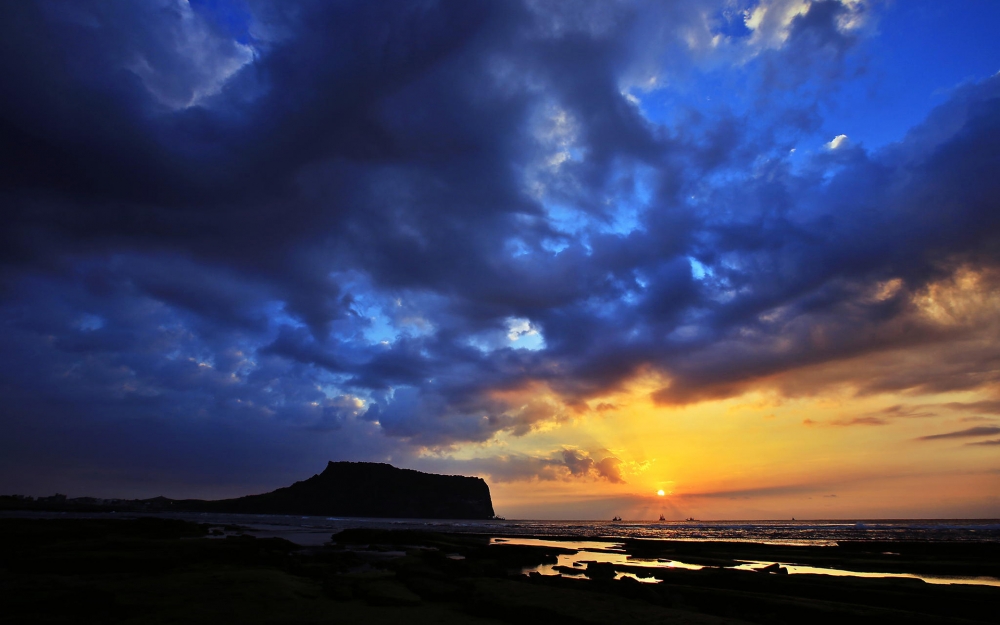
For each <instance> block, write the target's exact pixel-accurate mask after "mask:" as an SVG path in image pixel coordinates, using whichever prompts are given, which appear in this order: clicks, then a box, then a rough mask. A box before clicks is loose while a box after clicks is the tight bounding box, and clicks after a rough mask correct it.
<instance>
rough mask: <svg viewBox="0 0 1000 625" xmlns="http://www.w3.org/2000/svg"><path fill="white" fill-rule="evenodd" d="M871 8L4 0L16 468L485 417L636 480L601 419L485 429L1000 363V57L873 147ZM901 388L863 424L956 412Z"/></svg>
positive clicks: (461, 424) (993, 386)
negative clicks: (864, 101) (600, 434)
mask: <svg viewBox="0 0 1000 625" xmlns="http://www.w3.org/2000/svg"><path fill="white" fill-rule="evenodd" d="M878 17H879V15H878V10H877V7H876V6H875V5H874V4H873V3H868V2H864V1H860V0H826V1H820V0H816V1H808V0H763V1H759V2H756V1H751V0H746V1H743V0H738V1H733V0H696V1H693V2H644V1H641V0H637V1H634V2H633V1H628V2H605V1H604V0H594V1H584V2H535V1H532V0H525V1H523V2H519V1H507V0H503V1H495V2H494V1H482V2H468V1H464V0H442V1H440V2H432V3H424V2H408V1H398V2H365V1H353V0H351V1H346V2H336V3H330V2H320V1H311V0H301V1H296V2H277V1H275V2H271V1H269V0H247V1H246V2H244V1H241V0H232V1H222V2H195V1H194V0H191V2H188V1H186V0H162V1H157V2H144V3H136V4H134V5H130V6H124V5H119V4H118V3H105V2H99V1H96V0H95V1H91V0H85V1H78V0H73V1H70V0H54V1H51V2H37V3H33V2H10V3H5V4H4V6H3V7H2V8H0V35H2V38H0V40H2V44H0V143H2V146H3V149H2V150H0V200H2V202H3V205H4V207H5V211H4V224H3V228H2V229H0V324H2V325H0V328H2V329H0V403H2V404H3V406H4V414H5V417H4V419H3V422H2V424H0V428H2V430H0V433H2V436H0V457H2V458H3V459H2V460H0V472H2V475H3V479H2V480H0V488H5V487H6V486H7V485H13V484H15V483H20V482H18V480H17V478H15V477H14V476H16V475H17V474H20V473H24V472H29V473H30V472H31V471H41V470H42V467H52V466H61V467H64V468H65V469H66V470H67V471H70V470H72V471H78V472H79V474H80V475H90V474H92V475H93V478H92V480H91V481H92V482H93V483H97V482H100V480H101V479H105V478H106V479H107V481H108V483H111V482H114V481H115V480H117V483H120V484H124V483H126V482H127V481H128V480H129V479H131V478H130V477H129V476H130V475H132V474H133V473H136V474H138V473H141V474H143V475H146V476H153V477H149V479H150V480H153V481H154V482H155V479H160V478H156V477H155V476H161V477H162V476H164V475H166V473H167V472H168V470H167V467H178V466H181V465H183V466H184V467H187V468H186V469H184V471H185V472H186V475H188V476H197V475H203V474H215V475H220V474H225V475H231V476H237V475H242V474H243V473H244V472H248V473H246V474H247V475H249V474H252V477H248V478H246V479H244V480H243V486H242V487H237V486H233V489H235V490H236V491H238V490H239V488H244V489H245V488H247V487H248V485H254V486H256V485H263V484H264V481H263V480H265V478H264V477H263V476H266V475H273V476H275V477H274V478H273V480H274V482H276V483H281V476H283V475H286V474H291V473H295V472H297V471H298V472H299V475H301V474H303V472H304V473H305V474H308V472H309V471H311V470H313V468H314V467H318V466H322V462H324V461H325V460H327V459H359V460H360V459H368V460H392V461H394V462H402V463H409V464H419V463H420V462H423V460H422V458H426V457H427V455H426V454H448V453H452V452H455V451H456V450H459V449H462V448H463V446H466V447H465V448H467V449H475V450H479V451H481V452H482V453H479V451H477V454H479V455H480V456H481V457H482V458H483V459H482V460H481V462H480V464H479V465H478V466H479V467H481V468H480V469H479V470H482V471H485V472H488V473H489V474H490V475H493V476H494V477H495V478H496V479H498V480H507V481H515V480H527V479H539V480H565V479H581V480H597V481H601V482H607V483H612V484H617V483H624V482H627V481H628V480H625V479H624V478H623V473H622V462H623V461H622V460H620V459H619V456H620V455H619V454H618V452H617V449H618V448H617V447H615V446H613V445H610V444H608V443H597V444H594V445H592V446H587V445H586V444H585V445H582V446H578V445H576V443H575V442H571V441H566V442H565V443H563V442H555V443H547V444H546V445H544V446H541V445H540V446H539V447H538V448H537V449H536V450H535V451H532V452H531V453H521V452H520V451H517V452H515V451H510V450H505V449H499V450H493V451H489V447H488V446H489V445H490V444H492V443H495V442H496V441H498V440H500V439H504V440H508V439H519V438H522V439H523V438H524V437H529V436H531V435H535V434H540V433H545V432H547V431H549V430H550V429H551V428H553V427H556V426H559V425H564V424H570V423H574V422H575V420H577V419H579V418H581V416H582V415H588V414H592V413H600V414H607V415H613V414H617V413H619V412H622V411H626V409H627V406H622V407H619V406H618V405H616V404H614V403H611V402H609V401H607V400H606V399H605V398H606V397H607V396H609V395H611V394H614V393H617V392H621V391H622V390H623V389H625V388H627V387H628V385H629V384H630V383H631V382H632V381H634V380H635V379H637V378H639V377H642V378H643V379H651V380H657V381H658V382H657V384H656V387H655V388H651V389H647V390H646V391H645V392H646V393H649V392H651V393H652V395H651V397H652V398H653V400H654V401H655V403H656V404H657V405H658V406H661V407H665V406H677V407H679V406H685V405H690V404H696V403H698V402H703V401H708V400H717V399H725V398H731V397H738V396H740V395H742V394H744V393H746V392H748V391H750V390H753V389H758V388H767V389H771V390H774V391H775V392H776V393H778V394H779V395H782V396H785V397H801V396H811V395H815V394H817V393H819V392H820V391H821V389H824V388H828V387H834V386H836V387H849V388H850V389H852V392H853V393H855V394H857V395H859V396H864V395H871V394H878V393H901V394H909V395H922V394H933V393H941V392H955V393H959V392H970V393H971V392H976V393H980V394H982V395H983V396H989V397H994V398H995V397H998V394H997V393H998V392H1000V378H998V374H997V371H998V369H997V367H996V366H995V363H996V359H997V357H998V356H1000V354H998V351H997V347H996V346H997V345H998V344H1000V343H998V342H997V339H998V338H1000V323H998V321H997V318H996V315H995V311H996V310H997V307H998V306H1000V300H998V296H997V295H996V293H1000V288H998V287H1000V212H998V211H997V210H996V207H997V202H998V198H1000V177H998V176H997V175H996V170H997V163H998V162H1000V76H993V77H990V78H987V79H984V80H981V81H978V82H976V81H970V82H967V83H966V84H963V85H961V86H959V87H957V88H955V89H953V90H952V91H951V92H949V94H948V95H947V97H942V98H939V100H938V102H939V105H938V106H937V107H936V108H934V109H933V110H932V111H930V113H929V114H928V115H927V117H926V119H925V120H924V121H923V122H921V123H920V124H918V125H917V126H915V127H914V128H912V129H911V130H910V132H909V133H908V134H906V135H905V136H903V137H899V138H898V141H895V142H892V143H888V144H886V145H882V146H879V147H872V148H870V147H868V146H867V145H866V143H865V140H864V134H863V133H861V132H860V131H859V132H855V130H853V129H852V128H853V127H848V125H847V124H846V123H845V124H844V127H843V128H841V127H837V128H829V127H827V126H826V125H825V122H824V116H825V115H831V114H832V113H830V111H833V110H835V109H836V108H837V106H839V105H840V103H841V100H838V99H837V98H840V97H842V96H841V92H842V90H843V89H844V88H843V87H842V85H843V84H845V83H847V82H849V81H860V82H859V83H858V84H861V85H862V87H864V86H865V85H868V83H865V82H864V81H865V80H867V78H865V77H866V76H867V73H866V72H867V71H868V64H869V62H870V51H869V50H868V48H866V45H867V42H868V41H869V39H870V38H871V37H874V36H875V35H876V34H877V29H876V28H874V25H875V24H876V23H877V20H878ZM858 89H859V90H860V89H861V88H858ZM844 97H846V96H844ZM846 133H850V137H851V138H850V139H848V135H847V134H846ZM952 399H955V398H947V399H940V400H929V401H940V402H950V401H951V400H952ZM958 399H960V400H961V401H963V402H965V403H955V402H952V403H944V404H941V405H943V406H945V409H947V410H952V411H958V412H966V413H968V412H980V413H983V414H997V413H998V408H997V401H994V400H993V399H990V400H988V401H980V400H978V399H969V400H968V401H966V399H968V398H966V399H963V398H958ZM908 406H909V405H908V404H907V405H902V404H900V405H898V406H894V407H892V408H889V409H886V410H885V411H883V412H875V413H870V414H869V413H863V414H862V413H861V412H862V411H859V412H856V413H854V414H853V415H851V414H848V415H847V416H845V417H844V418H843V419H842V420H841V421H834V422H833V423H835V424H838V425H855V424H857V425H862V424H866V425H882V424H888V423H896V422H898V421H900V420H902V419H904V418H908V417H924V416H932V413H933V411H932V410H929V409H928V410H925V409H924V408H922V407H920V406H918V407H916V408H914V407H908ZM933 410H938V406H937V405H935V406H934V408H933ZM855 415H856V416H855ZM608 418H614V417H613V416H608ZM806 422H807V423H811V421H810V420H808V419H807V420H806ZM823 422H828V423H829V421H828V420H827V419H826V418H825V417H824V420H823ZM996 431H1000V430H998V429H997V428H993V427H981V428H973V429H971V430H965V431H963V432H954V433H950V434H939V435H932V436H925V437H923V438H924V439H935V438H947V437H960V436H976V435H980V434H983V435H986V434H992V433H995V432H996ZM973 432H975V434H972V433H973ZM571 443H572V444H571ZM603 445H607V447H609V448H614V449H616V451H615V453H614V454H612V453H611V452H608V453H606V454H605V453H603V452H597V451H594V450H598V449H602V448H603V447H602V446H603ZM538 449H540V450H541V451H538ZM552 449H560V450H562V451H556V452H550V451H548V450H552ZM581 449H589V450H591V452H590V453H586V452H584V451H581ZM490 454H493V455H490ZM487 456H489V458H487ZM464 457H468V454H466V456H464ZM621 457H624V456H621ZM88 472H90V473H88ZM101 476H103V478H102V477H101ZM80 479H81V483H85V482H86V480H84V478H82V477H81V478H80ZM87 479H88V480H89V479H91V478H87ZM191 479H195V478H193V477H180V478H174V477H170V478H167V477H162V480H163V483H165V484H167V483H171V484H173V483H176V484H180V483H182V482H184V481H185V480H189V481H190V480H191ZM239 479H240V478H238V477H233V483H234V484H235V483H236V482H239ZM269 479H270V478H269ZM171 480H174V481H173V482H171ZM38 483H39V484H44V483H46V482H45V481H44V480H43V479H41V478H39V480H38ZM86 483H89V482H86ZM92 494H96V493H92ZM155 494H159V493H155ZM224 494H238V493H237V492H233V493H228V492H227V493H224ZM737 495H738V493H737V494H734V495H733V496H737Z"/></svg>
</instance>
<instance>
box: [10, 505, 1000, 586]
mask: <svg viewBox="0 0 1000 625" xmlns="http://www.w3.org/2000/svg"><path fill="white" fill-rule="evenodd" d="M137 516H157V517H161V518H174V519H183V520H187V521H194V522H198V523H208V524H210V525H214V526H227V525H228V526H240V527H241V528H244V529H245V531H246V533H248V534H251V535H253V536H258V537H260V538H266V537H280V538H285V539H287V540H290V541H292V542H295V543H298V544H300V545H303V546H320V545H323V544H324V543H326V542H328V541H329V540H330V536H331V535H332V534H335V533H337V532H339V531H341V530H344V529H349V528H371V529H407V530H426V531H435V532H448V533H469V534H480V535H488V536H491V541H492V542H507V543H509V544H523V545H538V546H545V545H549V546H560V547H563V548H569V549H576V550H577V553H576V554H563V555H560V556H559V562H558V564H557V565H562V566H573V565H574V564H576V563H583V562H587V561H594V562H611V563H615V564H628V565H630V566H647V567H651V568H684V569H700V568H702V566H700V565H697V564H690V563H685V562H683V561H672V560H648V561H647V560H642V559H639V558H631V557H629V556H628V555H627V554H626V553H625V552H624V550H623V549H622V544H621V543H617V542H615V541H616V540H617V539H626V538H652V539H663V540H689V541H733V542H752V543H763V544H784V545H812V546H832V545H835V544H836V543H837V542H840V541H921V542H922V541H926V542H944V543H948V542H1000V519H938V520H934V519H919V520H830V521H815V520H812V521H660V522H649V521H617V522H616V521H546V520H541V521H533V520H481V521H476V520H449V519H375V518H356V517H323V516H296V515H274V514H217V513H184V512H180V513H159V514H137V513H131V512H130V513H126V514H117V515H114V514H110V513H43V512H27V511H26V512H3V513H0V518H18V517H19V518H132V517H137ZM768 564H773V563H771V562H756V561H742V563H741V564H740V565H739V566H736V567H733V568H737V569H754V568H760V567H763V566H765V565H768ZM778 564H780V565H782V566H784V567H786V568H787V569H788V572H789V573H790V574H793V575H794V574H825V575H838V576H840V575H847V576H855V577H901V578H915V579H922V580H924V581H925V582H928V583H935V584H949V583H965V584H980V585H990V586H1000V579H997V578H991V577H979V578H954V577H945V576H930V575H916V574H910V573H866V572H856V571H847V570H840V569H828V568H819V567H811V566H803V565H799V564H796V563H794V562H779V563H778ZM532 571H536V572H539V573H541V574H543V575H560V574H561V573H559V572H558V571H556V570H555V569H554V568H553V565H541V566H538V567H529V568H527V569H525V571H524V572H526V573H528V572H532ZM622 575H626V576H629V577H636V575H634V574H631V573H626V574H619V575H618V576H619V577H621V576H622ZM636 578H637V579H639V580H640V581H655V580H652V579H649V578H642V577H641V576H639V577H636Z"/></svg>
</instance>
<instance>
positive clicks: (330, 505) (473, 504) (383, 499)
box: [173, 462, 494, 519]
mask: <svg viewBox="0 0 1000 625" xmlns="http://www.w3.org/2000/svg"><path fill="white" fill-rule="evenodd" d="M173 508H174V509H193V510H203V511H210V512H237V513H246V514H303V515H310V516H349V517H389V518H423V519H490V518H493V516H494V513H493V501H492V499H491V498H490V487H489V486H488V485H487V484H486V482H485V481H484V480H483V479H482V478H479V477H464V476H461V475H435V474H432V473H421V472H420V471H413V470H410V469H397V468H396V467H394V466H392V465H388V464H383V463H375V462H330V463H329V464H327V466H326V470H325V471H323V472H322V473H320V474H318V475H314V476H312V477H311V478H309V479H307V480H303V481H301V482H296V483H294V484H292V485H291V486H287V487H285V488H279V489H278V490H275V491H271V492H270V493H264V494H262V495H248V496H246V497H240V498H238V499H224V500H220V501H195V500H185V501H175V502H174V503H173Z"/></svg>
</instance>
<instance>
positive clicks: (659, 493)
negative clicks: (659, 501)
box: [656, 490, 666, 497]
mask: <svg viewBox="0 0 1000 625" xmlns="http://www.w3.org/2000/svg"><path fill="white" fill-rule="evenodd" d="M656 494H657V495H659V496H660V497H662V496H664V495H665V494H666V493H664V492H663V491H662V490H658V491H656Z"/></svg>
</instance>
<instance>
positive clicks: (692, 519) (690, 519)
mask: <svg viewBox="0 0 1000 625" xmlns="http://www.w3.org/2000/svg"><path fill="white" fill-rule="evenodd" d="M684 520H685V521H697V520H698V519H696V518H694V517H688V518H686V519H684Z"/></svg>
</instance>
